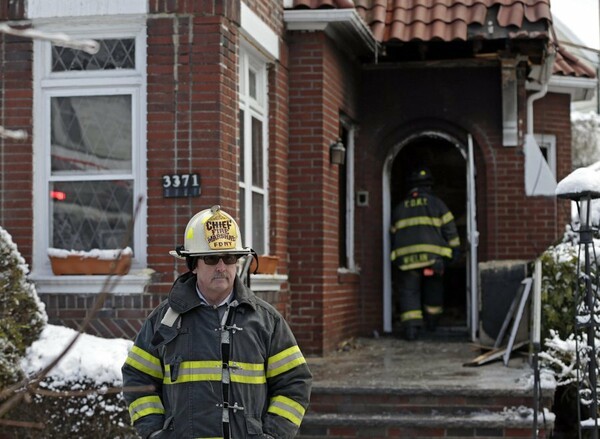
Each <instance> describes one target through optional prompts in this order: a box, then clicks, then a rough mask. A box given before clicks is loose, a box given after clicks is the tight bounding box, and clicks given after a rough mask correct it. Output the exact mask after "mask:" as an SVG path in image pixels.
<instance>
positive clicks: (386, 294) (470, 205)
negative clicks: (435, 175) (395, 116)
mask: <svg viewBox="0 0 600 439" xmlns="http://www.w3.org/2000/svg"><path fill="white" fill-rule="evenodd" d="M421 137H437V138H441V139H444V140H446V141H447V142H449V143H451V144H453V145H454V146H455V147H456V148H457V149H458V151H459V152H460V153H461V155H462V156H463V158H464V159H465V161H466V162H467V163H466V164H467V166H466V168H467V171H468V172H467V182H469V181H471V180H472V181H474V175H475V174H474V172H470V170H473V171H474V170H475V169H474V166H473V162H471V166H469V156H470V155H469V150H471V151H472V140H471V135H469V143H468V145H464V144H462V143H461V142H460V141H459V140H458V139H457V138H455V137H453V136H450V135H449V134H447V133H444V132H440V131H421V132H419V133H416V134H413V135H412V136H410V137H407V138H406V139H404V140H403V141H402V142H400V143H398V144H396V145H394V147H393V148H392V149H391V150H390V152H389V153H388V155H387V157H386V159H385V161H384V164H383V175H382V188H381V192H382V203H383V209H382V210H383V246H382V247H383V331H384V332H388V333H389V332H392V329H393V328H392V314H393V306H392V264H391V263H390V253H391V246H392V244H391V236H390V233H389V230H390V225H391V224H390V223H391V217H392V205H391V204H392V196H391V189H390V185H391V178H392V165H393V163H394V159H395V158H396V156H397V155H398V153H399V152H400V150H402V148H403V147H404V146H406V145H407V144H409V143H411V142H413V141H415V140H416V139H418V138H421ZM471 158H472V154H471ZM471 176H472V177H471ZM474 191H475V186H474V185H473V186H472V190H471V189H469V184H467V212H468V213H469V221H468V224H467V235H468V236H469V237H476V236H479V235H478V232H477V222H476V221H475V212H476V200H475V197H474V196H473V195H474V193H473V195H472V192H474ZM476 242H477V241H476V240H475V239H470V245H471V247H472V246H473V244H475V247H474V248H475V251H474V252H473V248H470V251H469V253H470V254H472V253H474V259H473V255H470V257H469V259H468V263H467V273H468V276H469V277H468V278H467V285H468V289H469V291H468V292H467V294H468V296H467V308H468V309H467V324H468V326H469V327H470V331H471V336H472V337H473V336H474V335H473V334H476V331H477V327H478V323H477V320H478V319H479V312H478V310H479V295H478V293H477V282H473V279H477V276H478V272H477V251H476ZM472 264H474V265H472ZM471 267H474V269H471ZM473 340H475V339H473Z"/></svg>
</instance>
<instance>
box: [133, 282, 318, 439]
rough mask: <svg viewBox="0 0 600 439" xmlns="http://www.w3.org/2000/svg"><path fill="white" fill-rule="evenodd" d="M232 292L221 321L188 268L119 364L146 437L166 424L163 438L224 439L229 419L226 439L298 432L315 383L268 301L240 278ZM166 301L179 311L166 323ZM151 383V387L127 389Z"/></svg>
mask: <svg viewBox="0 0 600 439" xmlns="http://www.w3.org/2000/svg"><path fill="white" fill-rule="evenodd" d="M234 292H235V294H234V300H233V301H232V302H231V304H230V306H231V308H230V310H229V312H228V313H227V314H226V316H228V319H227V322H226V323H225V324H222V322H221V321H220V318H219V310H218V309H217V308H216V307H212V306H208V305H205V304H202V302H201V300H200V298H199V296H198V294H197V291H196V275H195V274H193V273H191V272H189V273H186V274H184V275H182V276H181V277H179V278H178V279H177V280H176V281H175V283H174V285H173V287H172V289H171V292H170V294H169V298H168V300H165V301H164V302H163V303H162V304H161V305H159V306H158V307H157V308H156V309H155V310H154V311H153V312H152V313H151V314H150V316H149V317H148V319H147V320H146V322H145V323H144V325H143V327H142V329H141V330H140V333H139V334H138V336H137V338H136V340H135V343H134V345H133V347H132V349H131V350H130V352H129V355H128V357H127V359H126V361H125V364H124V365H123V368H122V371H123V385H124V386H125V387H126V391H125V392H124V396H125V399H126V401H127V403H128V404H129V413H130V415H131V420H132V423H133V424H134V426H135V427H136V429H137V430H138V432H139V433H140V434H141V436H142V437H143V438H146V437H147V436H148V435H150V434H151V433H152V432H155V431H157V430H161V429H163V428H164V430H165V432H164V433H162V434H161V435H160V436H159V437H160V438H161V439H162V438H178V439H179V438H211V439H216V438H223V437H224V433H223V429H224V428H226V425H227V424H224V422H223V421H224V420H226V419H227V418H228V421H229V428H230V430H231V436H230V437H231V438H232V439H243V438H261V437H266V436H263V434H269V435H271V436H273V437H275V438H293V437H294V436H295V435H296V432H297V430H298V427H299V426H300V423H301V422H302V417H303V415H304V412H305V410H306V408H307V406H308V402H309V398H310V389H311V384H312V375H311V373H310V371H309V369H308V366H307V364H306V361H305V359H304V356H303V355H302V353H301V352H300V349H299V348H298V346H297V344H296V340H295V339H294V336H293V334H292V332H291V330H290V329H289V327H288V325H287V323H286V322H285V320H284V319H283V317H282V316H281V315H280V314H279V313H278V312H277V311H276V310H275V308H273V307H272V306H271V305H270V304H268V303H267V302H265V301H264V300H262V299H260V298H258V297H256V296H255V295H254V293H252V291H250V290H249V289H248V288H246V287H245V286H244V285H243V284H242V282H240V280H239V278H237V277H236V280H235V286H234ZM169 306H170V307H171V310H172V311H175V313H176V314H175V315H178V317H177V320H176V321H175V323H173V324H172V326H169V325H168V324H165V321H166V320H167V319H166V318H165V320H163V317H164V316H165V313H167V311H168V310H169ZM172 311H169V313H171V312H172ZM222 313H223V312H222ZM161 321H162V322H163V323H161ZM224 332H225V335H224V336H223V335H222V334H223V333H224ZM225 342H226V343H225ZM222 349H223V350H224V353H222ZM224 356H226V357H229V359H228V360H227V359H225V360H224V358H223V357H224ZM224 363H225V364H224ZM148 385H150V386H153V387H154V389H155V390H148V389H146V390H143V391H142V392H134V391H131V390H130V389H131V387H135V386H148ZM224 393H225V394H226V397H225V398H224ZM224 401H226V402H224ZM224 406H225V407H224ZM227 407H229V408H227ZM163 426H164V427H163Z"/></svg>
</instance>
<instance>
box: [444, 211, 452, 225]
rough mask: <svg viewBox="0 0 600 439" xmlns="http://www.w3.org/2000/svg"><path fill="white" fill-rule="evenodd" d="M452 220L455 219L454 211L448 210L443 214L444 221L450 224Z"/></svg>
mask: <svg viewBox="0 0 600 439" xmlns="http://www.w3.org/2000/svg"><path fill="white" fill-rule="evenodd" d="M452 221H454V215H452V212H446V213H445V214H444V215H442V223H444V224H448V223H449V222H452Z"/></svg>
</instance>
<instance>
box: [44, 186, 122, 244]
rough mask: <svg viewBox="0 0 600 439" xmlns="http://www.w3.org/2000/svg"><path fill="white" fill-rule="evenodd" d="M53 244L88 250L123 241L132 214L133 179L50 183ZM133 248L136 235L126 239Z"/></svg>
mask: <svg viewBox="0 0 600 439" xmlns="http://www.w3.org/2000/svg"><path fill="white" fill-rule="evenodd" d="M50 211H51V217H52V236H51V239H50V242H51V243H52V247H55V248H62V249H65V250H83V251H89V250H92V249H95V248H98V249H116V248H120V247H121V246H122V245H123V244H124V240H125V238H126V237H127V230H128V227H129V223H130V221H131V218H132V215H133V184H132V182H131V181H83V182H55V183H52V184H50ZM125 244H126V245H129V246H130V247H132V248H133V239H132V238H130V239H129V242H128V243H125Z"/></svg>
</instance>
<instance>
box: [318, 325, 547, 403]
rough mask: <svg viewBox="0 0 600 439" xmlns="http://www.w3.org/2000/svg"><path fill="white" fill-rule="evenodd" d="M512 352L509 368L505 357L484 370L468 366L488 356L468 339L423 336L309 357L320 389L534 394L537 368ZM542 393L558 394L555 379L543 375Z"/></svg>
mask: <svg viewBox="0 0 600 439" xmlns="http://www.w3.org/2000/svg"><path fill="white" fill-rule="evenodd" d="M523 349H525V352H522V351H521V352H517V351H513V352H512V354H511V356H510V360H509V362H508V365H507V366H505V365H504V363H503V361H502V358H500V359H499V360H495V361H492V362H489V363H486V364H484V365H481V366H476V367H467V366H464V364H465V363H470V362H472V361H473V360H474V359H475V358H476V357H478V356H479V355H480V354H481V353H483V352H486V351H485V350H481V348H479V347H477V346H475V345H474V344H473V343H471V342H470V341H469V340H468V337H467V335H466V334H461V333H450V334H448V333H446V334H444V333H442V334H439V333H438V334H423V336H421V337H420V338H419V339H418V340H416V341H412V342H408V341H405V340H402V339H401V338H400V337H399V336H396V335H384V336H378V337H369V338H366V337H363V338H357V339H352V340H348V341H346V342H344V343H342V344H341V345H340V346H339V349H338V350H337V351H336V352H333V353H331V354H329V355H326V356H323V357H308V358H307V362H308V364H309V367H310V369H311V371H312V373H313V376H314V386H315V387H317V388H330V389H331V388H336V387H340V388H348V387H356V388H373V389H403V390H418V389H423V390H427V389H434V388H439V389H445V390H446V391H448V392H451V391H452V390H453V389H455V390H458V389H469V390H470V391H471V392H473V393H477V391H478V390H481V391H482V392H484V393H485V392H486V391H489V390H500V391H502V390H505V391H506V392H507V393H514V392H517V393H523V392H526V391H527V390H531V395H532V402H533V369H532V367H531V366H530V363H529V358H528V355H527V352H526V347H525V348H523ZM541 386H542V388H543V389H544V390H547V389H548V390H550V391H551V392H553V390H554V378H553V377H552V375H550V374H545V373H543V372H542V374H541Z"/></svg>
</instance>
